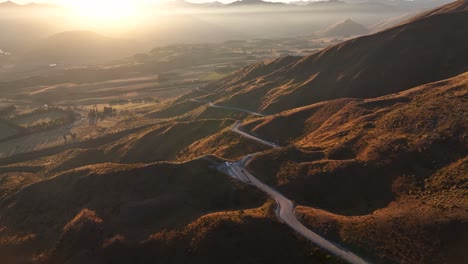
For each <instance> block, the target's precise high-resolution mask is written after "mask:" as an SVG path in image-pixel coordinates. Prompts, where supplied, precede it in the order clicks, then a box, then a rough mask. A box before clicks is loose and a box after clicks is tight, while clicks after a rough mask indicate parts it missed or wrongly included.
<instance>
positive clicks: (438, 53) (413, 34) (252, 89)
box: [203, 0, 468, 113]
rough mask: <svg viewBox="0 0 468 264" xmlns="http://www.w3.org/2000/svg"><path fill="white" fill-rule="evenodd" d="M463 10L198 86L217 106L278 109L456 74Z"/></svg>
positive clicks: (448, 9) (459, 5)
mask: <svg viewBox="0 0 468 264" xmlns="http://www.w3.org/2000/svg"><path fill="white" fill-rule="evenodd" d="M467 12H468V10H467V9H466V1H463V0H460V1H457V2H456V3H454V4H451V5H448V6H444V7H441V8H439V9H437V10H434V11H433V12H431V13H430V14H429V15H424V16H420V17H418V18H416V19H413V20H410V21H408V22H406V23H403V24H401V25H399V26H396V27H394V28H391V29H388V30H385V31H382V32H379V33H376V34H373V35H370V36H365V37H361V38H357V39H353V40H350V41H347V42H344V43H342V44H339V45H335V46H331V47H329V48H326V49H324V50H323V51H320V52H317V53H315V54H313V55H310V56H308V57H304V58H302V57H285V58H281V59H278V60H274V61H270V62H263V63H259V64H256V65H253V66H250V67H247V68H244V69H242V70H240V71H238V72H236V73H234V74H231V75H229V76H227V77H226V78H223V79H221V80H219V81H215V82H212V83H210V84H208V85H206V86H205V87H203V89H205V90H208V91H212V92H214V93H215V94H216V100H215V101H217V103H218V104H221V105H223V104H224V105H229V106H236V107H242V108H245V109H249V110H257V111H262V112H264V113H277V112H279V111H284V110H287V109H291V108H295V107H300V106H306V105H310V104H312V103H316V102H320V101H326V100H331V99H337V98H346V97H359V98H372V97H377V96H382V95H386V94H391V93H395V92H399V91H403V90H406V89H409V88H411V87H415V86H418V85H421V84H425V83H428V82H433V81H438V80H442V79H445V78H449V77H453V76H456V75H458V74H461V73H463V72H465V71H466V70H468V68H467V65H468V64H467V61H466V59H465V58H467V57H468V54H467V50H466V48H465V47H466V46H467V45H468V43H467V39H466V38H463V37H461V36H466V35H468V31H467V29H466V27H461V26H460V25H463V24H466V23H467V22H468V21H467V18H468V16H467V15H466V13H467ZM448 28H450V30H447V29H448ZM428 29H430V32H428ZM442 40H443V41H442Z"/></svg>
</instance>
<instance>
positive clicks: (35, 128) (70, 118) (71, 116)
mask: <svg viewBox="0 0 468 264" xmlns="http://www.w3.org/2000/svg"><path fill="white" fill-rule="evenodd" d="M15 109H16V108H15ZM48 112H60V113H63V116H62V117H60V118H57V119H54V120H51V121H49V122H40V123H36V124H34V125H31V126H28V127H23V126H18V125H17V124H16V123H15V122H14V121H15V120H17V119H22V118H27V117H29V116H33V115H37V114H42V113H48ZM76 118H77V114H76V113H75V112H74V111H73V110H71V109H62V108H59V107H48V108H38V109H36V110H34V111H31V112H28V113H23V114H19V115H15V116H14V117H13V118H11V119H9V120H2V122H5V123H7V124H8V125H10V126H12V127H14V128H15V129H17V130H18V131H19V133H18V134H17V135H15V137H16V136H23V135H27V134H33V133H37V132H41V131H45V130H49V129H54V128H58V127H62V126H65V125H68V124H71V123H73V122H74V121H75V120H76Z"/></svg>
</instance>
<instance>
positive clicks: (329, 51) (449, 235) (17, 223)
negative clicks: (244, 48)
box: [0, 0, 468, 264]
mask: <svg viewBox="0 0 468 264" xmlns="http://www.w3.org/2000/svg"><path fill="white" fill-rule="evenodd" d="M256 2H258V1H256ZM332 2H333V1H332ZM385 2H386V1H385ZM338 4H339V3H338ZM467 19H468V1H467V0H459V1H456V2H454V3H452V4H449V5H446V6H443V7H440V8H438V9H435V10H432V11H428V12H426V13H423V14H421V15H418V16H417V17H415V18H412V19H410V20H408V21H406V22H404V23H402V24H400V25H398V26H395V27H393V28H390V29H388V30H385V31H381V32H379V33H376V34H373V35H369V36H363V37H359V38H356V39H352V40H350V41H346V42H344V43H342V44H339V45H335V46H331V47H329V48H326V49H324V50H322V51H319V52H317V53H314V54H312V55H310V56H307V57H293V56H288V57H283V58H278V59H275V60H271V61H267V62H263V63H259V64H255V65H251V66H249V67H246V68H244V69H241V70H240V71H238V72H236V73H233V74H231V75H229V76H227V77H226V78H223V79H221V80H218V81H215V82H211V83H208V84H206V85H204V86H202V87H197V88H196V89H193V91H191V92H189V93H187V94H184V95H182V96H180V97H178V98H175V99H173V100H170V101H167V102H163V103H162V104H161V106H158V107H157V108H151V109H152V110H147V112H144V115H132V116H131V117H129V118H128V119H123V120H122V121H121V122H116V124H115V125H113V127H112V128H111V129H109V130H108V131H112V132H109V133H103V134H102V135H100V136H97V137H86V138H82V139H79V140H77V141H73V142H66V143H65V144H63V145H58V146H55V147H50V148H45V149H42V150H37V151H31V152H27V153H23V154H19V155H15V156H11V157H8V158H2V159H0V259H1V260H2V261H4V262H6V263H14V264H16V263H18V264H19V263H31V262H33V263H42V264H55V263H57V264H59V263H129V262H131V263H153V262H162V263H220V262H222V263H232V264H234V263H317V264H319V263H342V260H339V259H336V258H335V257H333V256H332V255H331V254H329V253H326V252H325V251H323V250H321V249H319V248H317V247H316V246H314V245H312V244H311V243H310V242H309V241H307V240H305V239H304V238H303V237H302V236H299V235H298V234H297V233H294V231H292V230H291V229H289V228H288V226H287V225H285V224H284V223H282V222H280V221H279V220H278V218H277V217H276V216H275V213H276V212H277V211H278V208H277V206H276V204H275V202H274V201H272V200H269V199H268V198H266V196H265V195H264V194H263V193H261V192H260V191H259V190H258V189H256V188H255V187H254V186H253V185H248V184H244V183H242V182H240V181H237V180H235V179H234V178H231V177H229V176H228V175H225V174H223V173H221V172H220V171H218V169H219V167H220V165H223V166H226V167H227V168H231V169H232V168H233V167H231V165H232V164H231V165H230V162H231V161H233V160H239V159H242V158H252V159H251V162H250V163H249V164H247V165H246V166H245V167H242V168H241V169H239V170H240V171H242V172H243V173H244V175H245V171H244V170H248V171H249V172H251V173H252V174H253V175H254V176H255V177H256V178H258V179H260V180H261V181H262V182H264V183H266V184H268V185H270V186H271V187H272V188H274V189H275V190H277V191H278V192H281V193H282V194H284V196H285V197H287V198H288V199H291V200H292V202H293V203H294V204H295V205H297V206H296V208H295V211H294V212H293V213H295V215H296V216H298V217H299V218H300V220H301V221H302V223H303V224H305V225H307V226H308V227H309V228H310V229H311V230H312V231H314V232H316V233H318V234H319V235H321V236H323V237H324V238H326V239H328V240H330V241H332V242H334V243H336V244H337V245H340V246H344V247H345V248H347V249H349V250H350V251H352V252H355V253H356V254H358V255H359V256H363V257H364V258H365V259H369V261H370V262H372V263H391V264H393V263H415V264H419V263H421V264H423V263H424V264H426V263H431V264H432V263H449V264H452V263H454V264H455V263H456V264H458V263H463V262H464V260H465V259H466V258H467V253H466V246H467V245H468V240H467V238H468V235H467V234H468V233H467V232H468V224H467V223H468V214H467V212H468V202H467V198H466V197H468V192H467V190H468V173H467V172H468V170H467V165H468V159H467V154H468V141H467V134H466V131H468V125H467V122H466V114H467V109H468V107H467V105H468V102H467V98H468V63H467V58H468V56H467V55H468V51H467V49H466V47H467V44H468V42H467V41H468V38H467V37H465V36H468V34H467V33H468V31H467V30H468V29H467V28H466V27H464V26H463V25H465V24H466V22H468V21H467ZM345 24H346V23H345ZM347 24H350V23H347ZM63 34H65V35H62V34H60V35H57V36H55V37H52V38H50V39H48V40H47V41H46V42H45V43H49V44H47V45H45V44H40V45H38V47H37V50H38V51H41V52H42V53H39V52H38V54H48V53H47V52H50V51H51V49H50V48H51V47H52V46H54V45H55V46H54V47H56V49H58V48H59V47H62V48H63V47H65V46H66V45H71V47H75V48H77V49H78V50H81V51H82V52H84V53H81V54H85V55H86V56H88V55H90V54H88V53H86V52H85V51H83V50H85V46H84V45H85V44H84V43H83V44H79V43H78V44H76V43H69V42H68V41H69V40H71V39H73V40H75V41H76V42H80V40H82V39H86V40H87V41H91V42H94V43H97V44H99V45H97V47H102V46H100V45H101V44H102V43H107V41H110V42H111V43H113V44H115V43H116V42H114V40H108V39H107V38H105V37H102V36H99V35H96V34H94V33H91V32H71V33H63ZM67 34H71V35H67ZM52 43H56V44H52ZM85 43H86V42H85ZM73 45H77V46H73ZM109 45H110V44H109ZM67 48H69V47H67ZM116 51H117V49H116V50H114V51H113V52H116ZM60 52H64V54H63V56H64V57H67V56H69V57H68V58H69V59H70V60H71V59H76V58H75V56H77V54H78V53H75V52H70V49H66V50H65V51H61V50H60ZM67 54H68V55H67ZM52 55H53V54H52ZM52 55H50V56H52ZM41 56H42V55H41ZM83 56H84V55H83ZM96 56H97V55H96ZM39 58H40V57H39ZM38 61H39V59H38ZM64 63H65V62H64ZM35 80H36V79H30V80H28V82H31V83H34V82H35ZM44 80H45V81H50V80H49V79H47V77H44ZM67 81H69V80H68V78H67V77H64V81H63V82H67ZM46 83H47V82H46ZM4 86H5V87H6V88H5V89H9V90H11V91H12V92H15V91H13V90H15V86H12V85H10V84H9V83H4ZM47 88H49V89H50V88H51V87H47ZM47 88H45V89H47ZM52 88H57V89H58V88H59V86H57V87H52ZM210 102H212V103H211V104H210ZM223 105H224V106H230V107H231V108H222V107H219V106H223ZM154 109H156V110H154ZM246 110H251V111H259V112H262V113H266V114H271V115H265V116H263V115H258V114H257V113H251V112H249V111H246ZM233 128H235V129H233ZM236 129H238V131H243V132H245V133H247V134H248V135H251V137H248V136H245V133H244V135H243V134H242V133H239V132H238V131H237V132H236V131H235V130H236ZM252 137H258V139H262V140H266V141H268V142H274V143H276V145H272V144H270V146H271V145H272V148H270V147H267V146H266V145H262V144H260V143H259V142H257V141H253V140H252ZM259 141H261V140H259ZM280 146H281V147H280ZM254 153H255V155H254ZM236 166H237V165H236ZM227 170H229V169H227ZM234 170H235V168H234ZM252 177H253V176H252ZM247 178H249V177H247ZM251 179H253V178H250V180H251ZM255 186H258V185H255ZM283 208H284V207H283Z"/></svg>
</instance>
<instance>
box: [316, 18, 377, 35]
mask: <svg viewBox="0 0 468 264" xmlns="http://www.w3.org/2000/svg"><path fill="white" fill-rule="evenodd" d="M367 33H369V29H368V28H366V27H365V26H363V25H361V24H358V23H356V22H354V21H353V20H351V19H349V18H348V19H346V20H344V21H341V22H338V23H337V24H335V25H332V26H331V27H329V28H327V29H325V30H322V31H320V32H318V35H320V36H323V37H350V36H356V35H364V34H367Z"/></svg>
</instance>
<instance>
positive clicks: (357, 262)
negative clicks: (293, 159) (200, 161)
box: [218, 154, 367, 264]
mask: <svg viewBox="0 0 468 264" xmlns="http://www.w3.org/2000/svg"><path fill="white" fill-rule="evenodd" d="M254 155H255V154H251V155H248V156H246V157H244V158H243V159H242V160H240V161H238V162H233V163H229V162H227V163H223V164H222V165H221V166H219V167H218V169H219V170H220V171H222V172H223V173H227V174H228V175H230V176H232V177H234V178H236V179H237V180H239V181H242V182H244V183H247V184H251V185H253V186H255V187H257V188H258V189H260V190H262V191H263V192H265V193H267V194H268V195H269V196H270V197H272V198H273V199H275V201H276V203H277V204H278V208H277V210H276V214H277V215H278V217H279V219H281V220H282V221H283V222H284V223H285V224H287V225H288V226H289V227H291V228H292V229H294V230H295V231H296V232H297V233H299V234H301V235H302V236H304V237H305V238H307V239H309V240H310V241H312V242H313V243H315V244H317V245H318V246H320V247H322V248H324V249H326V250H327V251H329V252H331V253H332V254H334V255H336V256H338V257H340V258H342V259H344V260H346V261H348V262H349V263H353V264H366V263H367V262H366V261H365V260H363V259H362V258H360V257H358V256H357V255H355V254H353V253H352V252H350V251H348V250H346V249H344V248H342V247H340V246H338V245H336V244H334V243H332V242H330V241H328V240H326V239H325V238H323V237H321V236H319V235H317V234H316V233H314V232H312V231H311V230H309V229H308V228H307V227H305V226H304V225H303V224H302V223H301V222H300V221H299V220H298V219H297V218H296V215H295V214H294V204H293V203H292V202H291V201H290V200H288V199H287V198H286V197H284V196H283V195H282V194H281V193H279V192H278V191H276V190H275V189H273V188H271V187H270V186H268V185H266V184H264V183H263V182H261V181H260V180H258V179H257V178H255V177H254V176H253V175H252V174H251V173H250V172H249V171H247V170H246V169H245V166H247V164H248V163H249V161H250V160H251V159H252V158H253V157H254Z"/></svg>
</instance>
